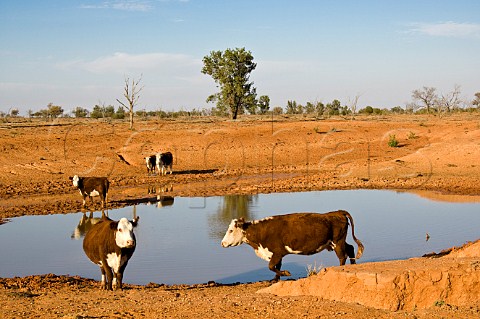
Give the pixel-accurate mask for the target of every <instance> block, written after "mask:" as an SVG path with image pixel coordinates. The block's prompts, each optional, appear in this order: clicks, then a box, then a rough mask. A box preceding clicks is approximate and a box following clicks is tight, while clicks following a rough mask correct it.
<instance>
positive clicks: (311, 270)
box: [307, 262, 324, 277]
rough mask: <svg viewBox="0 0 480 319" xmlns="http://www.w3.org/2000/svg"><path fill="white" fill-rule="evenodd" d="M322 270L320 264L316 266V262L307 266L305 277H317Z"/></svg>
mask: <svg viewBox="0 0 480 319" xmlns="http://www.w3.org/2000/svg"><path fill="white" fill-rule="evenodd" d="M323 268H324V267H323V265H322V264H320V265H318V266H317V262H315V263H314V264H313V265H307V277H310V276H315V275H317V274H318V273H319V272H320V271H321V270H322V269H323Z"/></svg>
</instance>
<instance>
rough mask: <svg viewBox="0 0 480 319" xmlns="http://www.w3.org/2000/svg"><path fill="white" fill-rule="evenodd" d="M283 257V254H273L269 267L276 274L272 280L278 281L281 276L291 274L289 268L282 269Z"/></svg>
mask: <svg viewBox="0 0 480 319" xmlns="http://www.w3.org/2000/svg"><path fill="white" fill-rule="evenodd" d="M282 258H283V256H279V255H275V254H273V256H272V258H271V259H270V262H269V263H268V269H270V270H271V271H273V272H274V273H275V274H276V275H275V277H274V278H273V279H272V282H277V281H279V280H280V277H281V276H291V274H290V272H289V271H288V270H280V268H281V267H282Z"/></svg>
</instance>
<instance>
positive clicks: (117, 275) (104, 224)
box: [83, 216, 138, 290]
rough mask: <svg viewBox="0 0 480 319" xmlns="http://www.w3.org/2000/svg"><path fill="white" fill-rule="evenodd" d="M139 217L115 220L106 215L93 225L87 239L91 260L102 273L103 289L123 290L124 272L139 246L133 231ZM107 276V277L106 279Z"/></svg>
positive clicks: (84, 248) (88, 255)
mask: <svg viewBox="0 0 480 319" xmlns="http://www.w3.org/2000/svg"><path fill="white" fill-rule="evenodd" d="M137 222H138V218H135V219H133V220H132V221H129V220H127V219H126V218H122V219H120V220H119V221H113V220H111V219H110V218H108V217H106V216H102V220H101V221H100V222H99V223H97V224H95V225H94V226H92V228H91V229H90V230H89V231H88V232H87V234H86V235H85V239H84V240H83V250H84V251H85V254H86V255H87V257H88V258H89V259H90V260H91V261H92V262H93V263H94V264H96V265H98V266H100V271H101V272H102V289H106V290H112V285H113V286H115V289H122V280H123V272H124V271H125V268H126V267H127V264H128V260H129V259H130V257H132V255H133V252H134V251H135V247H136V245H137V242H136V239H135V234H134V233H133V228H134V227H136V226H137ZM105 276H106V278H105Z"/></svg>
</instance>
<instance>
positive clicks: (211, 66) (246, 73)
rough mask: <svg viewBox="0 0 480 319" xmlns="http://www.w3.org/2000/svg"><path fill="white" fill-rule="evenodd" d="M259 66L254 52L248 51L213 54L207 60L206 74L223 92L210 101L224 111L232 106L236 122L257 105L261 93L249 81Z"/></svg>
mask: <svg viewBox="0 0 480 319" xmlns="http://www.w3.org/2000/svg"><path fill="white" fill-rule="evenodd" d="M256 67H257V64H256V63H254V62H253V56H252V53H251V52H250V51H246V50H245V48H236V49H234V50H233V49H227V50H225V52H222V51H212V52H210V55H208V56H205V57H204V58H203V68H202V73H204V74H207V75H210V76H211V77H212V78H213V80H214V81H215V82H216V83H217V84H218V86H219V87H220V92H219V93H217V94H214V95H211V96H209V97H208V99H207V102H212V101H216V102H217V108H218V109H220V110H221V109H223V107H224V106H226V107H228V108H229V109H230V112H231V114H232V119H234V120H235V119H236V118H237V116H238V114H239V113H241V112H242V111H243V110H244V109H247V110H250V109H252V106H253V105H256V103H257V101H256V95H257V94H256V89H255V88H254V87H253V82H250V81H249V80H250V73H251V72H252V71H253V70H255V68H256Z"/></svg>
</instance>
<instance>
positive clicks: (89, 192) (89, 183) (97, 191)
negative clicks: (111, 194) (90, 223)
mask: <svg viewBox="0 0 480 319" xmlns="http://www.w3.org/2000/svg"><path fill="white" fill-rule="evenodd" d="M69 179H70V180H71V181H72V182H73V186H75V187H77V188H78V190H79V192H80V195H82V197H83V207H85V204H86V201H85V200H86V198H87V197H89V198H90V202H91V203H92V205H93V198H92V197H94V196H100V200H101V202H102V208H104V207H105V205H106V204H107V196H108V188H109V187H110V182H109V181H108V179H107V178H106V177H79V176H78V175H75V176H73V177H69Z"/></svg>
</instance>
